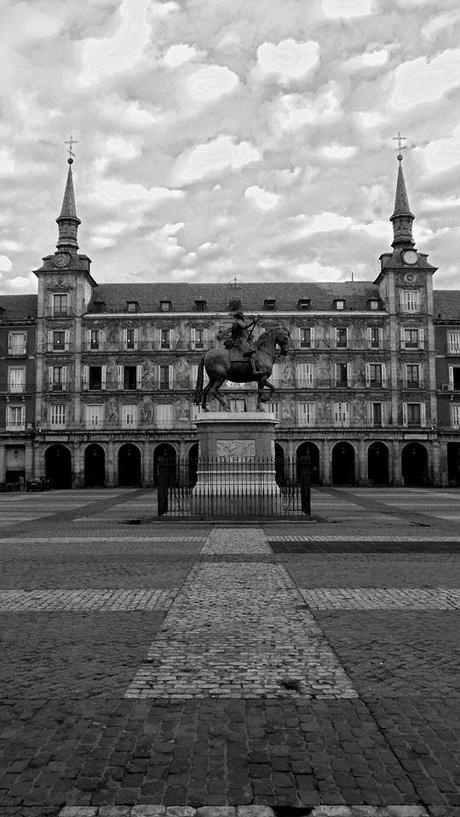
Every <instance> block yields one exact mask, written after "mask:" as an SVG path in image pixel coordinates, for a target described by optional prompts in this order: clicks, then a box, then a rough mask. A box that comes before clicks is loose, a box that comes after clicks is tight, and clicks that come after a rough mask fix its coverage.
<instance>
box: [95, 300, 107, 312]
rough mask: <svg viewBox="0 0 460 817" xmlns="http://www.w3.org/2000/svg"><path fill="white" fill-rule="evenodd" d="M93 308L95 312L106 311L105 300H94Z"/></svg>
mask: <svg viewBox="0 0 460 817" xmlns="http://www.w3.org/2000/svg"><path fill="white" fill-rule="evenodd" d="M93 309H94V311H95V312H104V311H105V301H99V300H97V301H94V305H93Z"/></svg>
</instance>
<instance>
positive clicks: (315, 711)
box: [0, 488, 460, 817]
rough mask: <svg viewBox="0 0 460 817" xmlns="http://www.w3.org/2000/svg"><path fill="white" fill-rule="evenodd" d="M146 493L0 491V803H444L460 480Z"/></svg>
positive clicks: (172, 808)
mask: <svg viewBox="0 0 460 817" xmlns="http://www.w3.org/2000/svg"><path fill="white" fill-rule="evenodd" d="M154 504H155V496H154V492H153V491H148V490H136V489H133V490H122V489H118V490H115V489H114V490H111V489H106V490H93V491H89V490H82V491H56V492H50V493H43V494H19V493H17V494H0V563H1V564H0V634H1V651H0V666H1V687H2V696H1V704H0V817H13V815H14V817H42V815H44V817H47V816H48V817H51V816H52V817H58V815H59V817H148V816H149V815H150V817H162V815H166V817H214V816H216V817H270V815H273V813H275V814H276V816H277V817H292V815H293V814H295V813H297V814H299V815H303V814H311V815H312V817H355V815H356V817H358V815H359V817H364V816H365V817H454V815H456V816H457V817H458V815H460V737H459V736H460V718H459V712H460V707H459V697H460V684H459V678H460V673H459V665H460V660H459V654H460V645H459V624H460V580H459V579H460V571H459V561H460V560H459V553H460V491H458V490H434V489H433V490H429V489H415V488H414V489H391V488H387V489H353V488H343V489H342V488H340V489H339V488H334V489H332V488H331V489H329V488H324V489H316V490H313V491H312V512H313V514H314V519H313V520H312V521H305V522H303V523H297V522H276V523H271V524H263V523H259V524H246V525H243V524H240V525H238V524H230V523H225V522H223V523H222V524H207V523H188V524H187V523H185V522H184V523H181V524H178V523H175V522H171V521H170V522H167V521H161V522H158V521H154V520H153V519H152V515H153V513H154V510H155V509H154ZM127 520H131V521H133V520H137V521H139V522H140V523H141V524H126V521H127ZM224 807H225V808H224ZM293 809H299V810H298V811H297V812H294V811H293Z"/></svg>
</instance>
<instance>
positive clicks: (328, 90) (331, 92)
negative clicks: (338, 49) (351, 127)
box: [273, 82, 341, 131]
mask: <svg viewBox="0 0 460 817" xmlns="http://www.w3.org/2000/svg"><path fill="white" fill-rule="evenodd" d="M340 115H341V104H340V90H339V87H338V85H337V83H335V82H330V83H328V85H327V86H325V88H324V89H321V90H320V91H319V92H318V93H317V94H285V95H284V96H282V97H280V98H279V99H278V100H276V101H275V104H274V109H273V118H274V120H275V122H276V124H277V126H278V127H279V128H281V130H283V131H296V130H299V128H302V127H304V126H305V125H325V124H327V123H329V122H331V121H332V120H334V119H338V118H339V116H340Z"/></svg>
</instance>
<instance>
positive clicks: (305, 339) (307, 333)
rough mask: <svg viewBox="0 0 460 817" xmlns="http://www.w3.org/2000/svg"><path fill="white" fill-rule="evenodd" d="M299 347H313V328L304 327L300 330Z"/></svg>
mask: <svg viewBox="0 0 460 817" xmlns="http://www.w3.org/2000/svg"><path fill="white" fill-rule="evenodd" d="M299 346H300V348H301V349H311V347H312V346H313V329H312V328H311V326H302V327H301V328H300V329H299Z"/></svg>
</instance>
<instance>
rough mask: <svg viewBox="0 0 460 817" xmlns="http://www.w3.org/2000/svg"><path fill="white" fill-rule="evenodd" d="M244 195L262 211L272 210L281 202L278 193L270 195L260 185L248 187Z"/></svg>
mask: <svg viewBox="0 0 460 817" xmlns="http://www.w3.org/2000/svg"><path fill="white" fill-rule="evenodd" d="M244 195H245V196H246V198H247V199H250V201H252V202H253V203H254V204H255V205H256V206H257V207H259V209H260V210H272V209H273V207H276V205H277V204H278V202H279V200H280V197H279V196H277V195H276V193H270V192H269V191H268V190H264V188H263V187H259V186H258V185H253V186H252V187H247V188H246V190H245V191H244Z"/></svg>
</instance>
